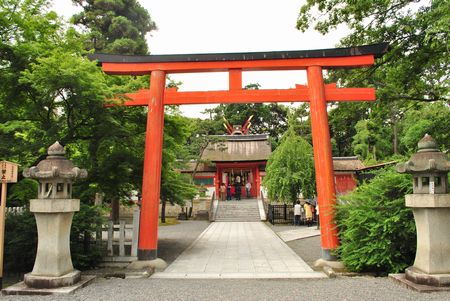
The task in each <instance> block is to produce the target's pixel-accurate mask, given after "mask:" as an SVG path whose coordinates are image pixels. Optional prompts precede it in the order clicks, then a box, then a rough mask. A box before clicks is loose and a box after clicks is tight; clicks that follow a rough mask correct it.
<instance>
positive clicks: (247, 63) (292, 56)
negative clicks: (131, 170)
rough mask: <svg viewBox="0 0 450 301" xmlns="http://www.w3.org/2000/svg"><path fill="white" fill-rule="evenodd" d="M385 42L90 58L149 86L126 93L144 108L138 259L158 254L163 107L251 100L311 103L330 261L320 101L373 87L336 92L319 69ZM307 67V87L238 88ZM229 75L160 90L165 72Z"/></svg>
mask: <svg viewBox="0 0 450 301" xmlns="http://www.w3.org/2000/svg"><path fill="white" fill-rule="evenodd" d="M387 47H388V45H387V44H377V45H368V46H360V47H350V48H340V49H323V50H312V51H287V52H269V53H234V54H203V55H202V54H200V55H159V56H158V55H156V56H151V55H150V56H137V57H133V56H120V55H101V54H97V55H91V56H90V58H91V59H95V60H98V61H99V62H100V63H102V67H103V70H104V71H105V72H106V73H109V74H116V75H144V74H149V73H150V74H151V81H150V89H149V90H141V91H139V92H137V93H129V94H127V96H128V97H129V98H130V99H131V100H130V101H125V103H124V105H127V106H148V108H149V109H148V117H147V135H146V147H145V155H144V175H143V187H142V207H141V223H140V228H139V231H140V233H139V246H138V258H139V260H151V259H155V258H156V257H157V241H158V235H157V233H158V215H159V195H160V181H161V159H162V139H163V126H164V105H180V104H209V103H255V102H294V101H304V102H305V101H310V103H311V104H310V112H311V127H312V136H313V147H314V162H315V169H316V187H317V194H318V203H319V207H320V226H321V244H322V250H323V258H324V259H328V260H330V259H333V256H332V254H331V251H332V250H334V249H335V248H336V247H337V246H338V245H339V240H338V237H337V229H336V225H335V222H334V207H335V203H336V196H335V187H334V173H333V162H332V154H331V142H330V132H329V127H328V114H327V110H326V102H327V101H373V100H375V90H374V89H373V88H345V89H338V88H336V85H335V84H329V85H325V84H324V82H323V75H322V69H323V68H327V69H332V68H349V67H353V68H355V67H363V66H370V65H373V62H374V58H375V57H376V56H378V57H379V56H381V55H382V54H383V53H385V52H386V51H387ZM243 70H244V71H251V70H306V71H307V78H308V86H307V87H305V86H297V87H296V88H295V89H283V90H279V89H273V90H242V71H243ZM213 71H228V72H229V90H228V91H195V92H178V91H176V89H165V77H166V74H167V73H190V72H213Z"/></svg>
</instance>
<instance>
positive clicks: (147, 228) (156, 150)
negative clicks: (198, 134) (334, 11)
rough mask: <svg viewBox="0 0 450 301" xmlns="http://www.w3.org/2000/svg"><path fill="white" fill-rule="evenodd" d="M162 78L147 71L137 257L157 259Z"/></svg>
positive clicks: (162, 100)
mask: <svg viewBox="0 0 450 301" xmlns="http://www.w3.org/2000/svg"><path fill="white" fill-rule="evenodd" d="M165 81H166V73H165V72H164V71H160V70H156V71H153V72H152V73H151V76H150V99H149V103H148V113H147V134H146V137H145V153H144V176H143V179H142V181H143V183H142V204H141V218H140V225H139V233H140V235H139V249H138V259H139V260H153V259H156V258H157V245H158V219H159V193H160V188H161V187H160V186H161V161H162V146H163V129H164V89H165Z"/></svg>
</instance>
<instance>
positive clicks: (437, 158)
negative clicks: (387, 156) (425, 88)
mask: <svg viewBox="0 0 450 301" xmlns="http://www.w3.org/2000/svg"><path fill="white" fill-rule="evenodd" d="M449 170H450V162H449V161H448V156H447V154H444V153H442V152H439V150H438V149H437V145H436V142H435V141H434V139H433V138H432V137H431V136H430V135H428V134H427V135H425V137H423V138H422V139H421V140H420V141H419V143H418V151H417V153H415V154H413V155H412V157H411V159H410V160H409V161H407V162H406V163H400V164H398V165H397V171H398V172H400V173H410V174H411V175H412V176H413V194H409V195H406V197H405V199H406V206H407V207H412V210H413V213H414V219H415V223H416V229H417V250H416V258H415V261H414V265H413V266H412V267H409V268H407V269H406V271H405V278H406V280H408V281H410V282H412V283H415V284H423V285H429V286H436V287H446V286H450V194H448V178H447V174H448V171H449Z"/></svg>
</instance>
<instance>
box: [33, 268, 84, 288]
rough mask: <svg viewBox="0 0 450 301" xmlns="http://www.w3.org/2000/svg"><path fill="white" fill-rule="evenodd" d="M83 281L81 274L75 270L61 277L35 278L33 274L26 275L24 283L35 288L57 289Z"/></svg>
mask: <svg viewBox="0 0 450 301" xmlns="http://www.w3.org/2000/svg"><path fill="white" fill-rule="evenodd" d="M80 280H81V272H80V271H78V270H73V271H72V272H70V273H67V274H65V275H62V276H59V277H52V276H35V275H33V274H32V273H28V274H25V276H24V282H25V284H26V285H27V286H29V287H33V288H57V287H62V286H72V285H74V284H75V283H77V282H78V281H80Z"/></svg>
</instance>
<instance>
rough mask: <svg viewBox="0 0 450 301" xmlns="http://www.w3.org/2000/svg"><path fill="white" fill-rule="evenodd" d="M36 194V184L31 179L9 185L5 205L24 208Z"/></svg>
mask: <svg viewBox="0 0 450 301" xmlns="http://www.w3.org/2000/svg"><path fill="white" fill-rule="evenodd" d="M37 194H38V182H37V181H35V180H33V179H27V178H25V179H22V180H20V181H19V182H17V183H15V184H13V185H11V188H10V190H9V193H8V201H7V203H6V205H7V206H10V207H21V206H25V205H26V204H28V202H29V201H30V199H34V198H36V196H37Z"/></svg>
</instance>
